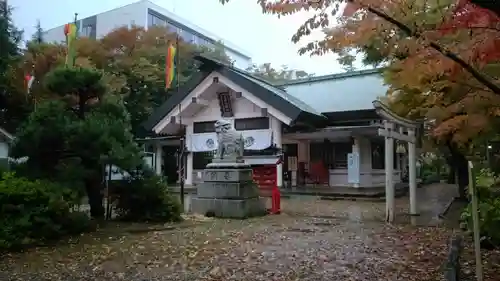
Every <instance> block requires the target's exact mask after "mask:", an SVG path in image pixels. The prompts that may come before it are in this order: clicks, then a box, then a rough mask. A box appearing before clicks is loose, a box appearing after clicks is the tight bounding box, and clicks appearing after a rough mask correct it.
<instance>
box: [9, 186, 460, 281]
mask: <svg viewBox="0 0 500 281" xmlns="http://www.w3.org/2000/svg"><path fill="white" fill-rule="evenodd" d="M449 187H450V186H446V185H444V186H443V185H433V186H428V187H424V188H422V189H419V190H418V193H419V199H420V202H419V203H420V209H421V210H422V216H421V217H422V218H430V219H429V222H431V221H432V218H433V217H434V216H437V215H438V214H439V213H440V212H441V208H442V207H444V206H443V205H445V204H446V203H447V202H448V200H449V199H451V198H452V197H453V196H454V193H453V189H452V188H449ZM447 197H448V198H447ZM396 205H397V211H396V218H398V220H397V223H396V224H394V225H387V224H385V223H383V218H384V216H385V215H384V210H385V204H384V202H363V201H361V202H360V201H325V200H318V199H317V198H316V197H305V196H302V197H294V198H291V199H284V200H283V213H282V214H281V215H270V216H267V217H263V218H254V219H249V220H245V221H238V220H219V219H206V220H195V219H193V224H194V225H193V226H192V227H184V228H174V229H172V230H166V231H154V232H150V233H143V234H126V233H124V234H123V235H104V234H94V235H88V236H83V237H81V238H80V239H79V241H76V242H74V243H68V244H65V245H59V246H57V247H52V248H39V249H34V250H30V251H28V252H26V253H21V254H12V255H9V256H6V257H3V258H2V260H1V262H0V272H1V273H0V280H51V281H56V280H65V281H69V280H97V281H100V280H131V281H136V280H137V281H143V280H266V281H269V280H280V281H281V280H284V281H287V280H314V281H322V280H325V281H326V280H328V281H331V280H342V281H345V280H356V281H364V280H401V281H403V280H404V281H411V280H419V281H425V280H439V278H440V277H441V276H442V274H441V269H440V268H441V263H442V261H444V258H445V255H446V249H447V240H448V238H449V236H450V235H451V233H452V230H450V229H447V228H442V227H431V228H429V227H412V226H409V225H408V224H407V223H405V221H404V219H403V218H404V217H405V216H404V215H403V214H404V213H405V212H407V210H408V199H407V198H406V199H405V198H401V199H397V200H396ZM426 220H427V219H426ZM2 275H3V276H2Z"/></svg>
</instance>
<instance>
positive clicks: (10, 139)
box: [0, 127, 14, 141]
mask: <svg viewBox="0 0 500 281" xmlns="http://www.w3.org/2000/svg"><path fill="white" fill-rule="evenodd" d="M0 134H1V135H3V136H4V137H5V138H6V139H7V140H9V141H12V140H13V139H14V136H13V135H11V134H10V133H9V132H7V131H6V130H5V129H4V128H2V127H0Z"/></svg>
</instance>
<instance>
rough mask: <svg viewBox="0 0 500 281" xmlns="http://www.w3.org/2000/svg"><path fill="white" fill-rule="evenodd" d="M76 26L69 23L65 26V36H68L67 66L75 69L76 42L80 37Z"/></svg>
mask: <svg viewBox="0 0 500 281" xmlns="http://www.w3.org/2000/svg"><path fill="white" fill-rule="evenodd" d="M77 33H78V29H77V27H76V24H74V23H68V24H66V25H65V26H64V35H66V47H67V54H66V66H68V67H73V66H74V64H75V56H76V54H75V41H76V38H77V37H78V34H77Z"/></svg>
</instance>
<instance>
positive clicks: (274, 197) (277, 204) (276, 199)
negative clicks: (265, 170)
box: [270, 186, 281, 215]
mask: <svg viewBox="0 0 500 281" xmlns="http://www.w3.org/2000/svg"><path fill="white" fill-rule="evenodd" d="M270 213H271V214H273V215H277V214H280V213H281V193H280V190H279V188H278V187H277V186H275V187H274V188H273V191H272V192H271V212H270Z"/></svg>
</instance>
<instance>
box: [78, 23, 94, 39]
mask: <svg viewBox="0 0 500 281" xmlns="http://www.w3.org/2000/svg"><path fill="white" fill-rule="evenodd" d="M90 34H92V25H86V26H84V27H82V33H81V35H82V36H84V37H90Z"/></svg>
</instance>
